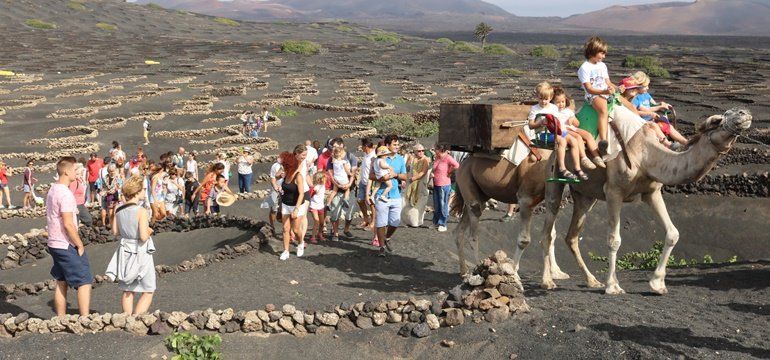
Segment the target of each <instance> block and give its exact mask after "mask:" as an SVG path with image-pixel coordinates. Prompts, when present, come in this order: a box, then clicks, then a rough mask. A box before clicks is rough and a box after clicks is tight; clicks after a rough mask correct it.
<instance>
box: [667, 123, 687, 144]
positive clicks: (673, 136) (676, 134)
mask: <svg viewBox="0 0 770 360" xmlns="http://www.w3.org/2000/svg"><path fill="white" fill-rule="evenodd" d="M670 129H671V131H670V134H671V135H670V136H671V139H673V140H674V141H676V142H678V143H680V144H682V145H687V143H688V142H690V141H689V140H687V138H686V137H684V136H682V134H681V133H680V132H679V131H677V130H676V129H674V127H673V126H671V127H670Z"/></svg>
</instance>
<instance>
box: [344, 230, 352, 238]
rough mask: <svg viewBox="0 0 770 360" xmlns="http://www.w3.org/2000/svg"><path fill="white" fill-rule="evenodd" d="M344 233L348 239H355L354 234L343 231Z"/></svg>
mask: <svg viewBox="0 0 770 360" xmlns="http://www.w3.org/2000/svg"><path fill="white" fill-rule="evenodd" d="M342 233H343V234H345V236H347V237H348V239H352V238H353V233H352V232H350V231H343V232H342Z"/></svg>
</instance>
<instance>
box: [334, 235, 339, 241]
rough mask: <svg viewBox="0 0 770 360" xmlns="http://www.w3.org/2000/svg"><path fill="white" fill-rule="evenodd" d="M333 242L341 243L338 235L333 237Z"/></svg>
mask: <svg viewBox="0 0 770 360" xmlns="http://www.w3.org/2000/svg"><path fill="white" fill-rule="evenodd" d="M332 241H340V237H339V236H337V235H332Z"/></svg>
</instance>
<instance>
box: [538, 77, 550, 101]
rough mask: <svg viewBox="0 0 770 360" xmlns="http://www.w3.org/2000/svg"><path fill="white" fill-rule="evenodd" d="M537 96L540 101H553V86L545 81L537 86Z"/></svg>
mask: <svg viewBox="0 0 770 360" xmlns="http://www.w3.org/2000/svg"><path fill="white" fill-rule="evenodd" d="M535 95H537V96H538V98H540V99H549V100H550V99H553V86H551V84H550V83H548V81H543V82H541V83H539V84H537V86H535Z"/></svg>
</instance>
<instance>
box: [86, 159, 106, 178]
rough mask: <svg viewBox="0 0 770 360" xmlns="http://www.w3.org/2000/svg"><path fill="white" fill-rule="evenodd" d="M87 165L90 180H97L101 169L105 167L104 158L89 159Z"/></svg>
mask: <svg viewBox="0 0 770 360" xmlns="http://www.w3.org/2000/svg"><path fill="white" fill-rule="evenodd" d="M86 167H87V168H88V182H90V183H93V182H96V179H98V178H99V170H101V169H102V168H103V167H104V160H102V159H99V158H97V159H94V160H88V162H87V163H86Z"/></svg>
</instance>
